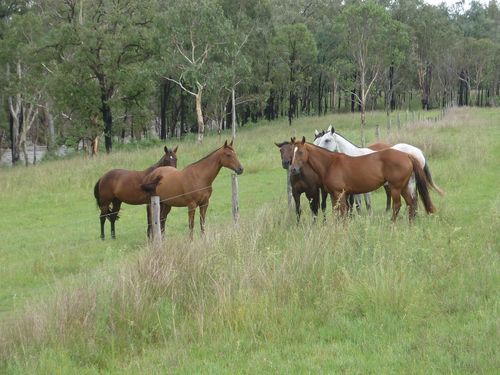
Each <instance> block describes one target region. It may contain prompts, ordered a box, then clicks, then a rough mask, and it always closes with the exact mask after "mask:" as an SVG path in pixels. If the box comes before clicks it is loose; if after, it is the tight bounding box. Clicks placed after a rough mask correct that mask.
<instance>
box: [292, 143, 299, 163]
mask: <svg viewBox="0 0 500 375" xmlns="http://www.w3.org/2000/svg"><path fill="white" fill-rule="evenodd" d="M298 149H299V148H298V147H297V146H295V148H294V149H293V158H292V163H293V161H294V160H295V154H296V153H297V150H298Z"/></svg>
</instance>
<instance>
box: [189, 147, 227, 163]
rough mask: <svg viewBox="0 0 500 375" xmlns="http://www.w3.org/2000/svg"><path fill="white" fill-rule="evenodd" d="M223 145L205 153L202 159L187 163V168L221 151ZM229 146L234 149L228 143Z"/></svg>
mask: <svg viewBox="0 0 500 375" xmlns="http://www.w3.org/2000/svg"><path fill="white" fill-rule="evenodd" d="M222 147H224V146H222ZM222 147H219V148H217V149H215V150H213V151H212V152H211V153H210V154H208V155H205V156H204V157H202V158H201V159H199V160H197V161H195V162H194V163H191V164H189V165H187V166H186V168H187V167H189V166H191V165H194V164H198V163H200V162H202V161H203V160H205V159H207V158H209V157H210V156H212V155H213V154H215V153H216V152H217V151H219V150H220V149H221V148H222ZM227 147H229V148H231V150H233V151H234V149H233V148H232V147H231V146H229V145H228V146H227Z"/></svg>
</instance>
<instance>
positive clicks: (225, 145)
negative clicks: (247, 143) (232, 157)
mask: <svg viewBox="0 0 500 375" xmlns="http://www.w3.org/2000/svg"><path fill="white" fill-rule="evenodd" d="M226 147H227V139H226V141H225V142H224V148H226Z"/></svg>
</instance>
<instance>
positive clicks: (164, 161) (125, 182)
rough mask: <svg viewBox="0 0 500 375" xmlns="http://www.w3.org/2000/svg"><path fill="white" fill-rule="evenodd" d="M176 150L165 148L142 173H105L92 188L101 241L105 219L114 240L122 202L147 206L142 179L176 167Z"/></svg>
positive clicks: (127, 171)
mask: <svg viewBox="0 0 500 375" xmlns="http://www.w3.org/2000/svg"><path fill="white" fill-rule="evenodd" d="M177 148H178V147H176V148H174V149H170V148H167V146H165V148H164V151H165V155H163V156H162V158H161V159H160V160H159V161H158V162H157V163H155V164H153V165H152V166H151V167H149V168H148V169H145V170H144V171H129V170H126V169H112V170H110V171H109V172H107V173H105V174H104V175H103V176H102V177H101V178H100V179H99V180H97V182H96V184H95V186H94V197H95V199H96V202H97V206H98V207H99V208H100V209H101V214H100V215H99V220H100V222H101V239H103V240H104V223H105V222H106V218H108V220H109V221H110V223H111V238H115V237H116V235H115V221H116V220H118V212H119V211H120V206H121V204H122V202H124V203H128V204H133V205H138V204H148V203H149V202H150V197H149V195H148V194H146V193H145V192H144V191H142V189H141V183H142V179H143V178H144V177H145V176H146V175H147V174H148V173H151V172H152V171H153V170H155V169H156V168H158V167H163V166H171V167H174V168H176V167H177V155H176V153H177ZM146 211H147V217H148V236H149V233H150V231H151V218H150V215H149V205H148V206H147V210H146Z"/></svg>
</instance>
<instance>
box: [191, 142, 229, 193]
mask: <svg viewBox="0 0 500 375" xmlns="http://www.w3.org/2000/svg"><path fill="white" fill-rule="evenodd" d="M221 168H222V164H221V163H220V156H219V150H216V151H214V152H212V153H211V154H209V155H208V156H205V157H204V158H203V159H200V160H198V161H197V162H195V163H193V164H190V165H188V166H187V167H186V168H184V171H185V172H187V173H193V174H196V179H197V181H199V182H200V183H201V184H203V185H204V186H211V185H212V182H213V181H214V180H215V177H217V175H218V174H219V171H220V170H221Z"/></svg>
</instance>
